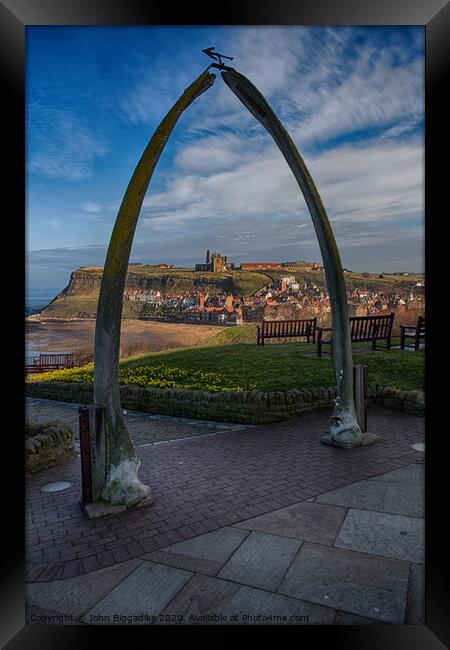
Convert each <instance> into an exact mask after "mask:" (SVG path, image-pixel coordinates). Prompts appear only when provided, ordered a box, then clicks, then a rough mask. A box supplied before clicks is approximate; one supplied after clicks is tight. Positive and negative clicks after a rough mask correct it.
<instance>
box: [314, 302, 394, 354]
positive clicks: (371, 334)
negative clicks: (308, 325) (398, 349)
mask: <svg viewBox="0 0 450 650" xmlns="http://www.w3.org/2000/svg"><path fill="white" fill-rule="evenodd" d="M394 316H395V314H394V312H392V313H391V314H389V315H388V316H380V315H378V314H377V315H376V316H351V318H349V323H350V337H351V341H352V343H364V342H366V341H370V342H371V343H372V350H376V349H377V341H386V346H385V349H386V350H390V349H391V336H392V325H393V323H394ZM324 332H332V330H331V328H330V327H318V328H317V356H318V357H321V356H322V346H323V345H324V344H329V345H330V346H331V352H325V354H333V341H332V334H330V335H329V336H324V335H323V333H324Z"/></svg>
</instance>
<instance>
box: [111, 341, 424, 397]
mask: <svg viewBox="0 0 450 650" xmlns="http://www.w3.org/2000/svg"><path fill="white" fill-rule="evenodd" d="M360 347H363V346H360ZM315 349H316V347H315V346H314V345H308V344H307V343H293V344H279V345H274V344H269V345H265V346H264V347H262V346H257V345H255V344H254V343H253V344H249V343H234V344H231V345H222V346H208V347H206V346H205V347H195V348H187V349H182V350H171V351H168V352H155V353H153V354H149V355H143V356H141V357H135V358H132V359H130V360H129V361H124V362H122V364H121V365H122V366H124V367H127V368H135V367H137V366H140V365H144V364H145V365H160V364H164V365H165V366H168V367H171V368H189V369H191V370H199V371H203V372H212V373H213V372H217V373H219V374H220V375H221V376H223V377H226V378H227V379H228V380H229V381H230V382H232V383H236V384H238V385H239V384H240V383H242V382H243V381H245V383H251V384H254V385H255V388H257V389H261V390H286V389H290V388H308V387H318V386H334V384H335V380H334V372H333V366H332V361H331V359H330V357H326V358H325V357H324V358H320V359H319V358H317V357H309V356H305V353H306V354H308V353H311V352H315ZM424 362H425V355H424V352H423V351H418V352H407V351H404V350H391V351H390V352H385V351H380V352H371V351H368V352H367V353H362V352H358V353H357V354H354V355H353V363H354V364H355V365H356V364H359V365H363V366H367V367H368V376H369V382H375V383H377V384H381V385H382V386H392V387H395V388H400V389H402V390H423V389H424V372H425V369H424Z"/></svg>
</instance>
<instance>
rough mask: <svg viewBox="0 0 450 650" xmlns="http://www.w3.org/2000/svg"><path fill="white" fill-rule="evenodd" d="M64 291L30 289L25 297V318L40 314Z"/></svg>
mask: <svg viewBox="0 0 450 650" xmlns="http://www.w3.org/2000/svg"><path fill="white" fill-rule="evenodd" d="M61 291H62V289H59V288H58V289H28V290H27V292H26V295H25V316H31V315H32V314H39V312H40V311H41V310H42V309H44V307H46V306H47V305H48V303H49V302H51V301H52V300H53V298H54V297H55V296H57V295H58V293H60V292H61Z"/></svg>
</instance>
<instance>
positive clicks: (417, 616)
mask: <svg viewBox="0 0 450 650" xmlns="http://www.w3.org/2000/svg"><path fill="white" fill-rule="evenodd" d="M405 623H406V624H407V625H425V567H423V566H421V565H419V564H411V568H410V574H409V589H408V599H407V602H406V618H405Z"/></svg>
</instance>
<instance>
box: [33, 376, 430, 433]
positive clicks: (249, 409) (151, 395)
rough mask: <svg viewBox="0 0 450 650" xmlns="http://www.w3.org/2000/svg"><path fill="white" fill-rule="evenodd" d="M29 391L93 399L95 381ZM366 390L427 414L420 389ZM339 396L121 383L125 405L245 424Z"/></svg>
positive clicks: (324, 391)
mask: <svg viewBox="0 0 450 650" xmlns="http://www.w3.org/2000/svg"><path fill="white" fill-rule="evenodd" d="M26 394H27V395H30V396H32V397H44V398H47V399H54V400H60V401H64V402H75V403H78V404H92V401H93V386H92V384H66V383H62V382H29V383H27V384H26ZM367 396H368V397H369V404H370V402H373V403H376V404H381V405H384V406H386V407H389V408H395V409H399V410H402V411H405V412H407V413H412V414H415V415H423V414H424V410H425V398H424V394H423V393H422V392H420V391H401V390H398V389H395V388H389V387H388V388H385V387H381V386H378V385H376V384H370V385H369V387H368V392H367ZM335 397H336V391H335V389H334V388H308V389H303V390H297V389H293V390H287V391H260V390H250V391H242V392H240V391H239V392H238V391H222V392H218V393H210V392H206V391H200V390H182V389H168V388H138V387H135V386H122V387H121V389H120V399H121V404H122V407H123V408H128V409H131V410H134V411H143V412H147V413H158V414H161V415H174V416H177V417H188V418H197V419H200V420H217V421H222V422H242V423H245V424H265V423H270V422H280V421H282V420H287V419H289V418H291V417H295V416H297V415H302V414H304V413H310V412H311V411H315V410H318V409H323V408H327V407H328V408H329V407H330V406H331V405H332V401H333V399H334V398H335Z"/></svg>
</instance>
